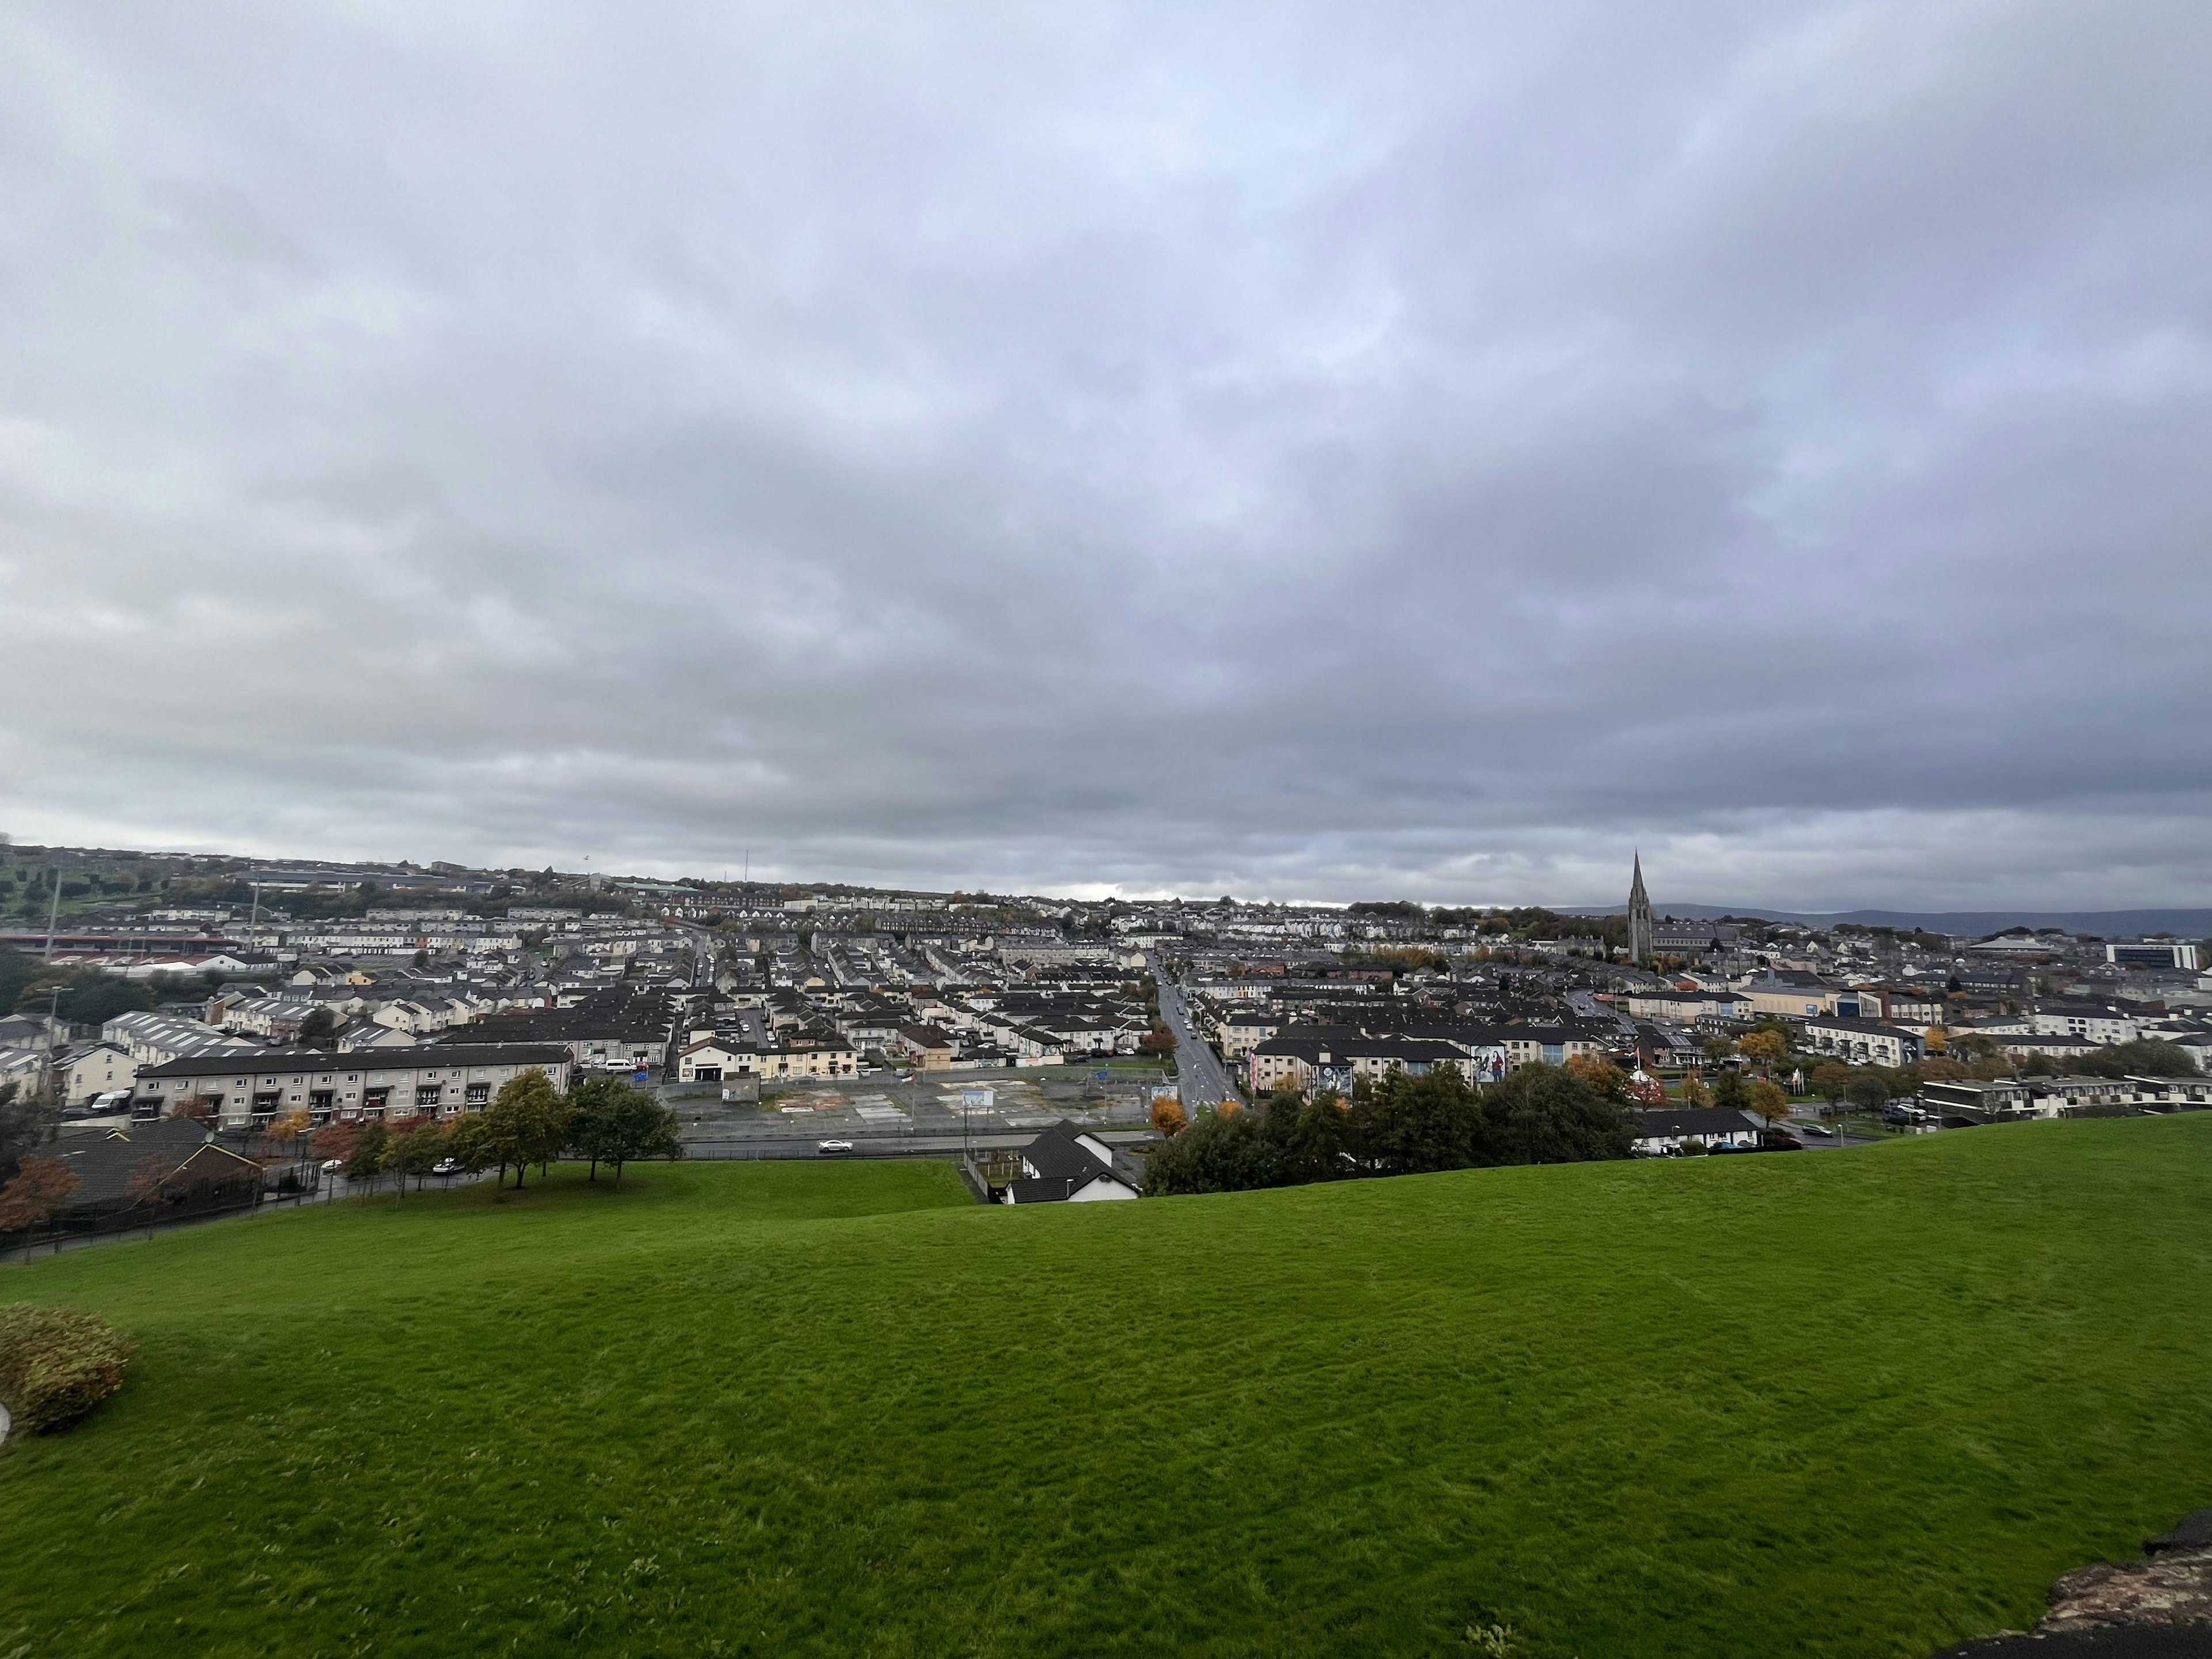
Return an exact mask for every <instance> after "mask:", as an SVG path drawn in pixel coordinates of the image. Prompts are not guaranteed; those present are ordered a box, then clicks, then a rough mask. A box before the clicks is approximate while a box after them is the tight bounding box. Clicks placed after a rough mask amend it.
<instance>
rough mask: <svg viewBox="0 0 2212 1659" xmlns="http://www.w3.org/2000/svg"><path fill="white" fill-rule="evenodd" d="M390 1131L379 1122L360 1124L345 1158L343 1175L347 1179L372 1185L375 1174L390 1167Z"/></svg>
mask: <svg viewBox="0 0 2212 1659" xmlns="http://www.w3.org/2000/svg"><path fill="white" fill-rule="evenodd" d="M391 1153H392V1132H391V1131H390V1130H389V1129H386V1127H384V1126H383V1125H382V1124H381V1123H376V1122H369V1123H364V1124H362V1126H361V1133H359V1134H358V1135H356V1136H355V1137H354V1143H353V1151H352V1152H351V1153H350V1154H349V1156H348V1157H347V1158H346V1167H345V1176H346V1179H347V1180H348V1181H366V1182H368V1183H369V1184H370V1185H371V1186H372V1187H373V1186H374V1185H375V1184H376V1178H377V1176H380V1175H382V1174H383V1173H384V1172H385V1170H387V1169H389V1168H391V1167H392V1166H391V1164H390V1163H389V1161H388V1160H389V1158H390V1157H391Z"/></svg>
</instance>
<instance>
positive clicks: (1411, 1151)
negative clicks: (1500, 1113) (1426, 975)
mask: <svg viewBox="0 0 2212 1659" xmlns="http://www.w3.org/2000/svg"><path fill="white" fill-rule="evenodd" d="M1562 1075H1564V1073H1563V1074H1562ZM1353 1109H1354V1112H1355V1115H1357V1116H1358V1119H1359V1128H1360V1132H1361V1133H1360V1139H1361V1140H1362V1141H1363V1142H1364V1148H1365V1151H1366V1152H1367V1155H1368V1157H1369V1158H1370V1160H1371V1161H1372V1163H1373V1164H1374V1167H1375V1168H1376V1169H1378V1170H1381V1171H1382V1172H1383V1174H1385V1175H1425V1174H1429V1173H1431V1172H1433V1171H1436V1170H1464V1169H1468V1168H1469V1167H1471V1166H1472V1165H1474V1164H1477V1163H1479V1162H1481V1161H1483V1160H1482V1158H1481V1157H1480V1153H1481V1150H1482V1131H1483V1114H1482V1112H1481V1110H1480V1106H1479V1103H1477V1101H1476V1099H1475V1092H1474V1085H1472V1084H1470V1083H1468V1080H1467V1079H1465V1078H1464V1077H1462V1076H1461V1075H1460V1073H1459V1071H1458V1069H1457V1068H1456V1067H1455V1066H1431V1068H1430V1069H1429V1070H1428V1071H1426V1072H1425V1073H1422V1074H1421V1075H1420V1076H1419V1077H1415V1076H1413V1074H1412V1073H1408V1072H1404V1071H1393V1072H1391V1073H1389V1074H1388V1075H1386V1076H1385V1077H1384V1078H1383V1079H1382V1081H1381V1082H1379V1083H1377V1084H1376V1085H1375V1086H1374V1088H1373V1090H1372V1091H1370V1094H1369V1095H1368V1097H1367V1098H1366V1099H1365V1100H1364V1102H1355V1104H1354V1108H1353Z"/></svg>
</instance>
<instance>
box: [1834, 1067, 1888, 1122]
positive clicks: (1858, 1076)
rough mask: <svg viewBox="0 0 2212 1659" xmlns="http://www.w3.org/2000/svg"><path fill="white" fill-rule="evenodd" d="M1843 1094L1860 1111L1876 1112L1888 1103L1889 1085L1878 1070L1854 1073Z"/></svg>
mask: <svg viewBox="0 0 2212 1659" xmlns="http://www.w3.org/2000/svg"><path fill="white" fill-rule="evenodd" d="M1844 1097H1845V1098H1846V1099H1848V1100H1849V1101H1850V1103H1851V1104H1852V1105H1854V1106H1856V1107H1857V1108H1858V1109H1860V1110H1861V1111H1866V1112H1878V1111H1880V1110H1881V1109H1882V1108H1883V1107H1885V1106H1887V1105H1888V1104H1889V1085H1888V1083H1887V1082H1886V1081H1885V1080H1884V1079H1883V1078H1882V1076H1881V1073H1878V1072H1871V1071H1866V1072H1857V1073H1853V1074H1852V1077H1851V1080H1850V1085H1849V1086H1847V1087H1846V1088H1845V1089H1844Z"/></svg>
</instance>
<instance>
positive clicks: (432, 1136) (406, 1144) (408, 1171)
mask: <svg viewBox="0 0 2212 1659" xmlns="http://www.w3.org/2000/svg"><path fill="white" fill-rule="evenodd" d="M445 1155H446V1132H445V1131H444V1130H443V1129H441V1127H439V1126H438V1121H437V1120H436V1119H435V1118H432V1117H417V1118H411V1119H410V1120H409V1121H406V1122H405V1123H403V1124H402V1125H401V1126H400V1127H399V1131H398V1133H396V1134H394V1135H393V1136H392V1146H391V1151H390V1152H389V1154H388V1159H389V1164H390V1167H391V1168H392V1169H393V1170H398V1174H399V1194H405V1192H406V1191H407V1177H408V1176H414V1177H415V1190H416V1192H418V1193H419V1192H421V1191H422V1181H423V1178H424V1177H425V1176H428V1174H429V1173H430V1171H431V1170H433V1169H435V1168H436V1167H437V1164H438V1160H439V1159H440V1158H443V1157H444V1156H445ZM393 1201H394V1202H395V1203H396V1202H397V1201H398V1195H395V1197H394V1200H393Z"/></svg>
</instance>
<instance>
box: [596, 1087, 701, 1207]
mask: <svg viewBox="0 0 2212 1659" xmlns="http://www.w3.org/2000/svg"><path fill="white" fill-rule="evenodd" d="M568 1103H569V1107H570V1110H571V1114H572V1123H573V1127H572V1128H571V1130H570V1131H569V1138H570V1139H573V1140H574V1144H575V1147H576V1150H577V1151H578V1152H580V1153H582V1154H583V1155H584V1156H585V1157H586V1158H589V1159H591V1161H592V1173H591V1176H590V1178H591V1179H592V1180H593V1181H596V1180H598V1179H599V1163H600V1160H601V1159H605V1161H606V1162H607V1163H609V1164H613V1165H614V1166H615V1186H616V1188H617V1189H619V1188H621V1186H622V1175H623V1164H627V1163H629V1161H630V1160H631V1159H632V1158H681V1157H683V1156H684V1141H683V1138H682V1137H681V1136H680V1135H679V1134H678V1132H677V1126H676V1114H675V1113H674V1112H672V1111H671V1110H669V1109H668V1108H667V1107H665V1106H663V1105H662V1104H661V1103H659V1101H657V1100H655V1099H654V1098H653V1097H652V1096H651V1095H649V1094H647V1093H646V1092H645V1091H644V1090H642V1089H640V1088H637V1087H635V1085H631V1084H629V1083H626V1082H624V1081H623V1079H620V1078H593V1079H591V1080H590V1081H588V1082H586V1083H584V1084H581V1085H579V1086H578V1087H577V1088H576V1089H575V1090H574V1091H573V1092H572V1093H571V1094H570V1095H569V1097H568Z"/></svg>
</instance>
